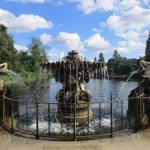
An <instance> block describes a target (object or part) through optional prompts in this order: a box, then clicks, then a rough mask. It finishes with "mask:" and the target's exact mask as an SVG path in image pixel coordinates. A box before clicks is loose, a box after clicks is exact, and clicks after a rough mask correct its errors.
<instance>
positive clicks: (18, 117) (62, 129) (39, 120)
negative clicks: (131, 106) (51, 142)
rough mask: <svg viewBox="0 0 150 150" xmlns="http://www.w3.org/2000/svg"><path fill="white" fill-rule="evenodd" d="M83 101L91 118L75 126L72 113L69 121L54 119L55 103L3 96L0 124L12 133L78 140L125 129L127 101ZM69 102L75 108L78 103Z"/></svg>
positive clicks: (126, 123)
mask: <svg viewBox="0 0 150 150" xmlns="http://www.w3.org/2000/svg"><path fill="white" fill-rule="evenodd" d="M86 104H88V106H89V107H88V108H90V109H91V110H92V111H93V114H94V119H93V120H92V121H90V120H89V119H88V120H87V122H86V123H85V124H84V125H82V126H78V125H77V124H76V119H75V118H76V114H74V120H73V124H67V123H63V122H61V121H60V120H57V108H58V107H57V105H58V103H45V102H44V103H42V102H37V103H32V102H27V101H25V102H21V101H18V100H15V99H12V98H8V97H6V96H4V95H3V97H2V106H3V109H2V125H3V127H5V128H7V129H9V130H10V131H11V132H13V133H19V134H24V135H33V136H35V137H36V138H37V139H38V138H40V137H48V138H58V139H63V140H80V139H88V138H98V137H104V136H111V137H113V136H114V135H115V134H118V133H124V132H126V131H129V126H130V124H129V122H128V118H127V108H128V101H127V100H112V96H110V100H109V101H102V102H97V103H92V102H90V103H86ZM59 105H60V104H59ZM61 105H66V104H64V103H62V104H61ZM69 105H72V107H73V108H76V106H77V105H78V104H74V103H72V104H69ZM87 113H88V112H87ZM88 115H89V114H88Z"/></svg>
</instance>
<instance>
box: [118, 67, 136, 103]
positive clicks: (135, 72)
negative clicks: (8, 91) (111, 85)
mask: <svg viewBox="0 0 150 150" xmlns="http://www.w3.org/2000/svg"><path fill="white" fill-rule="evenodd" d="M138 71H139V70H136V71H134V72H132V73H131V75H130V76H129V77H128V78H127V80H126V82H125V83H124V84H123V86H122V88H121V90H120V91H119V94H118V97H117V98H116V100H118V98H119V97H120V95H121V93H122V91H123V89H124V88H125V86H126V84H127V82H128V81H129V80H130V78H131V77H132V76H133V75H134V74H136V73H138Z"/></svg>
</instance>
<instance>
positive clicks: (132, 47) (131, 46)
mask: <svg viewBox="0 0 150 150" xmlns="http://www.w3.org/2000/svg"><path fill="white" fill-rule="evenodd" d="M116 49H117V50H118V52H119V53H122V54H123V53H132V52H137V53H138V52H139V54H144V50H145V44H143V43H141V42H135V41H121V42H119V47H117V48H116Z"/></svg>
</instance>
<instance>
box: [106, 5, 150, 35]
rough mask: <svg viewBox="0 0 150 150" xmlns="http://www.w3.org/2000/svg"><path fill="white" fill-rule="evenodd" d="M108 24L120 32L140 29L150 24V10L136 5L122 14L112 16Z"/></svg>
mask: <svg viewBox="0 0 150 150" xmlns="http://www.w3.org/2000/svg"><path fill="white" fill-rule="evenodd" d="M107 25H108V27H109V28H110V29H112V30H114V31H115V32H116V33H118V34H120V33H124V32H126V31H129V30H134V31H139V30H141V29H142V28H144V27H147V26H149V25H150V10H149V9H144V8H142V7H140V6H135V7H133V8H132V9H130V10H128V11H126V12H125V13H124V14H123V15H121V16H117V15H112V16H110V17H109V18H108V19H107Z"/></svg>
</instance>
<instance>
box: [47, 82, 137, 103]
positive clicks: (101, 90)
mask: <svg viewBox="0 0 150 150" xmlns="http://www.w3.org/2000/svg"><path fill="white" fill-rule="evenodd" d="M125 82H126V81H125V80H115V79H113V80H112V79H111V80H107V79H103V80H101V79H91V80H90V82H89V83H87V84H86V85H85V87H86V88H87V89H89V90H90V91H91V92H92V95H93V97H92V99H91V102H100V101H106V100H110V92H112V96H113V100H116V99H117V98H118V100H126V99H127V98H128V95H129V93H130V91H131V90H132V89H134V88H136V87H137V85H138V82H137V81H128V82H127V83H126V85H125ZM49 85H50V86H49V88H48V89H47V91H46V93H45V95H46V96H45V97H46V101H50V102H56V99H55V95H56V93H57V92H58V91H59V90H60V89H61V88H62V84H60V83H58V82H55V80H54V79H50V80H49ZM124 85H125V86H124ZM123 86H124V87H123ZM122 87H123V89H122ZM121 89H122V92H121V93H120V94H119V92H120V90H121ZM118 94H119V97H118Z"/></svg>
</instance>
